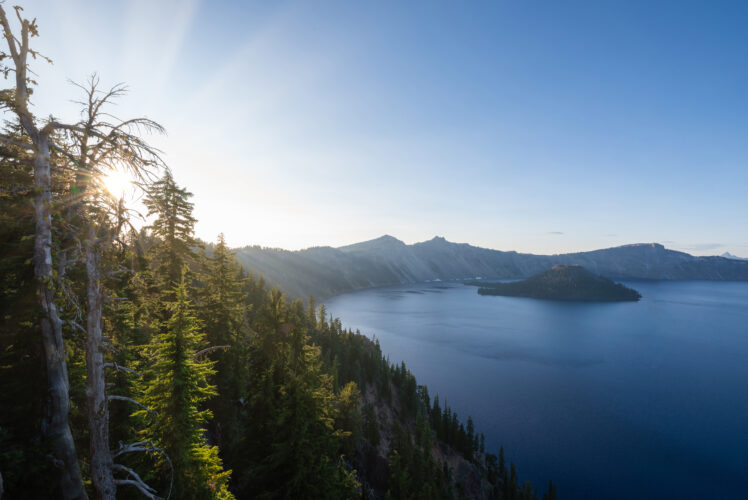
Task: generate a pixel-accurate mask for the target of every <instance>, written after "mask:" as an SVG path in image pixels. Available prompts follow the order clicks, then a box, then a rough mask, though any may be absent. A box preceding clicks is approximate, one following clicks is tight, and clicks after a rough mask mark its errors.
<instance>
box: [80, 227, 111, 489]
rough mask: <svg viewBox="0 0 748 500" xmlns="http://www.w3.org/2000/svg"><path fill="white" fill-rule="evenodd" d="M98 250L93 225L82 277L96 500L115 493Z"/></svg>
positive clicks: (89, 417)
mask: <svg viewBox="0 0 748 500" xmlns="http://www.w3.org/2000/svg"><path fill="white" fill-rule="evenodd" d="M99 259H100V254H99V248H98V244H97V241H96V230H95V228H94V225H93V224H91V225H90V227H89V235H88V241H87V242H86V274H87V281H88V282H87V285H88V319H87V322H86V331H87V336H86V399H87V401H88V429H89V436H90V441H91V480H92V481H93V486H94V492H95V493H94V495H95V498H96V499H97V500H113V499H114V497H115V493H116V491H117V486H116V485H115V484H114V476H113V471H112V465H113V462H114V461H113V459H112V453H111V451H110V450H109V405H108V404H107V398H106V379H105V373H104V368H105V367H104V343H103V338H102V332H101V316H102V305H103V303H104V297H103V290H102V289H101V269H100V267H99Z"/></svg>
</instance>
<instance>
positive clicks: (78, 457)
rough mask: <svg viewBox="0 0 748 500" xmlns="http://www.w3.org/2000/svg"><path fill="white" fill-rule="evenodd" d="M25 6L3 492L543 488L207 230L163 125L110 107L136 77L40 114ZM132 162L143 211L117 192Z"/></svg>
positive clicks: (300, 493)
mask: <svg viewBox="0 0 748 500" xmlns="http://www.w3.org/2000/svg"><path fill="white" fill-rule="evenodd" d="M8 14H9V12H8V11H6V10H5V9H4V7H3V6H2V5H0V21H1V22H2V27H3V30H4V37H5V42H6V45H5V48H4V50H3V51H2V52H1V53H0V64H3V65H4V66H2V68H0V69H2V71H3V73H4V74H5V75H6V78H7V79H8V81H12V82H13V85H12V86H10V87H9V88H7V89H5V90H2V92H1V93H0V105H1V106H2V108H3V112H4V116H5V118H6V121H5V123H4V124H3V128H2V131H0V317H2V321H1V322H0V394H2V396H3V403H2V405H0V497H2V498H3V499H36V498H39V499H41V498H45V499H46V498H64V499H81V498H88V497H93V498H97V499H111V498H115V497H119V498H143V497H145V498H173V499H214V498H215V499H230V498H267V499H271V498H341V499H342V498H392V499H401V498H402V499H405V498H414V499H415V498H418V499H420V498H424V499H426V498H499V499H501V498H504V499H535V498H538V496H537V494H536V491H535V489H534V487H533V486H532V485H531V484H529V483H527V482H526V483H524V484H521V483H520V481H519V479H518V475H517V471H516V468H515V466H514V464H507V463H506V462H505V460H504V454H503V449H500V450H499V453H498V455H494V454H491V453H489V452H488V451H489V450H486V443H485V438H484V437H483V435H482V434H481V433H480V432H479V431H478V430H477V429H475V426H474V425H473V422H472V420H471V419H470V418H468V419H467V420H466V421H464V422H463V421H462V420H460V418H459V417H458V415H457V414H456V413H455V412H454V411H453V410H452V409H451V408H450V407H449V406H447V405H443V404H441V403H440V402H439V397H438V396H435V397H434V398H433V400H432V399H431V397H430V395H429V392H428V389H427V387H426V386H425V385H419V384H418V383H417V381H416V379H415V377H414V376H413V374H412V373H410V372H409V371H408V369H407V367H406V366H405V364H404V363H400V364H393V363H390V361H389V360H388V359H386V358H385V357H384V356H383V355H382V352H381V350H380V348H379V345H378V343H377V342H376V341H372V340H370V339H369V338H367V337H365V336H364V335H362V334H360V333H359V332H352V331H350V330H346V329H345V328H344V327H343V326H342V324H341V322H340V321H339V320H338V319H335V318H332V317H330V315H328V314H327V312H326V311H325V309H324V306H320V307H317V305H316V304H315V301H314V298H313V297H310V298H309V299H308V300H307V301H306V303H302V301H299V300H296V301H290V300H288V299H287V298H286V297H285V296H284V295H283V293H282V292H281V291H280V290H278V289H270V288H269V287H268V286H267V285H266V284H265V282H264V280H263V278H262V276H256V275H254V274H252V272H251V270H247V269H243V268H242V267H241V266H240V265H239V264H238V263H237V261H236V259H235V257H234V255H233V253H232V252H231V250H230V249H229V248H228V247H227V245H226V243H225V241H224V239H223V236H221V235H219V236H218V238H217V241H216V242H215V243H212V244H205V243H204V242H201V241H199V240H197V239H196V238H195V235H194V226H195V222H196V221H195V218H194V217H193V215H192V212H193V205H192V203H191V201H190V196H191V195H190V193H189V192H188V191H187V190H186V189H185V188H183V187H180V186H179V185H178V184H177V182H176V180H175V179H174V177H173V174H172V172H171V170H170V169H169V168H168V166H167V165H165V164H164V162H163V161H162V158H161V156H160V152H159V151H157V150H156V149H154V148H153V147H151V146H150V145H149V143H148V142H147V139H146V134H148V133H153V132H155V133H159V132H161V127H160V126H159V125H158V124H157V123H155V122H152V121H150V120H148V119H144V118H134V119H126V120H119V119H115V118H113V117H112V115H111V114H109V111H108V109H109V106H110V105H111V104H113V102H114V101H116V99H118V98H120V97H121V96H122V95H123V94H124V89H123V88H122V87H114V88H112V89H107V90H102V88H101V86H100V84H99V80H98V78H96V77H92V78H91V79H90V80H89V81H88V82H87V83H86V84H85V85H80V86H78V90H79V91H81V92H82V93H83V96H82V98H81V99H80V102H81V106H82V110H81V111H82V113H81V117H82V118H81V120H80V121H79V122H76V123H60V122H58V121H56V120H55V119H54V118H49V119H45V120H40V119H39V118H38V117H37V116H34V115H33V114H32V112H31V111H30V109H31V108H30V106H29V100H30V97H31V96H32V91H33V88H34V86H35V85H37V82H35V81H34V80H33V79H32V77H31V75H33V73H32V72H31V70H30V68H29V63H30V62H31V61H40V62H42V63H43V62H44V59H45V58H44V57H43V56H42V55H41V54H38V53H37V52H35V51H34V50H33V48H32V46H31V42H32V41H33V38H34V37H35V36H38V30H37V25H36V22H35V21H30V20H28V19H25V18H24V17H23V13H22V11H21V10H20V9H15V12H13V11H10V14H13V15H14V17H13V18H11V17H10V16H9V15H8ZM11 20H12V21H13V23H16V21H17V24H18V26H17V28H15V30H14V29H13V28H12V26H11ZM113 170H119V171H123V172H127V173H128V175H129V176H130V177H132V179H133V184H134V185H135V186H136V187H137V188H138V189H139V190H141V191H142V193H143V194H144V199H145V207H146V211H147V213H146V214H145V216H146V218H145V219H141V218H140V217H139V215H138V214H137V213H136V212H134V211H133V210H131V209H130V208H128V207H127V206H126V204H125V202H124V199H122V198H121V197H118V196H117V195H112V194H111V193H109V192H108V191H107V190H106V188H105V185H104V183H103V180H102V179H103V177H104V176H105V175H106V174H107V173H109V172H111V171H113ZM543 491H544V492H545V493H544V494H543V495H542V498H543V499H548V500H550V499H554V498H556V491H555V486H554V485H553V484H552V483H549V485H547V487H544V488H543Z"/></svg>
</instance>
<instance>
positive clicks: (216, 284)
mask: <svg viewBox="0 0 748 500" xmlns="http://www.w3.org/2000/svg"><path fill="white" fill-rule="evenodd" d="M203 261H204V263H205V267H204V272H203V274H202V276H201V278H202V279H201V281H202V289H201V290H200V291H199V293H198V296H199V298H200V307H199V310H198V312H199V316H200V318H201V319H202V321H203V324H204V325H205V328H204V330H205V336H206V338H207V340H208V343H209V345H210V346H211V349H213V350H214V352H211V354H210V356H211V358H212V359H214V360H216V371H217V373H216V375H215V377H214V381H215V384H216V386H217V389H218V394H219V396H218V397H216V398H213V399H212V400H211V401H210V402H209V406H210V408H211V410H212V411H213V414H214V415H215V420H214V423H216V425H212V431H213V432H212V434H213V435H214V436H215V439H216V442H217V443H218V444H219V445H220V447H221V450H222V455H223V456H224V457H227V456H229V457H230V456H232V455H233V454H234V453H235V452H236V451H238V450H236V448H237V445H238V442H239V439H240V432H241V429H240V422H239V409H240V403H239V401H241V400H243V399H244V398H245V396H246V391H245V386H246V380H247V377H248V372H247V362H246V361H247V356H248V352H249V329H248V324H247V312H248V307H247V303H246V299H247V294H246V292H245V291H244V286H245V281H246V279H243V278H241V275H242V272H241V269H240V267H239V264H238V263H237V262H236V259H235V258H234V255H233V254H232V252H231V251H230V250H229V248H228V246H227V245H226V241H225V240H224V237H223V234H220V235H219V236H218V243H217V244H216V245H215V246H214V247H213V252H212V256H211V257H205V258H204V259H203ZM218 422H220V426H218V425H217V423H218Z"/></svg>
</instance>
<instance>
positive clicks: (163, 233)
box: [144, 171, 200, 300]
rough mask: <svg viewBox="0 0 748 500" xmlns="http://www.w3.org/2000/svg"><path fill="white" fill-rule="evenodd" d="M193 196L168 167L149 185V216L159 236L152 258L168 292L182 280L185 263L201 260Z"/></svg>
mask: <svg viewBox="0 0 748 500" xmlns="http://www.w3.org/2000/svg"><path fill="white" fill-rule="evenodd" d="M191 196H192V193H190V192H188V191H187V190H186V189H184V188H180V187H179V186H178V185H177V183H176V182H175V181H174V178H173V177H172V175H171V173H170V172H168V171H167V172H166V174H165V175H164V176H163V177H162V178H161V179H159V180H158V181H156V182H154V183H153V185H152V186H151V187H150V188H149V190H148V195H147V196H146V199H145V202H144V203H145V206H146V207H147V208H148V216H149V217H151V216H155V220H154V221H153V223H152V224H151V225H150V226H149V229H150V230H151V234H152V235H153V236H154V237H155V240H154V244H153V246H152V247H151V248H150V252H149V260H150V261H151V263H152V266H153V267H154V276H155V280H156V285H157V286H158V288H159V289H160V290H162V291H163V292H165V293H166V294H167V295H171V294H172V291H173V290H174V286H175V285H177V284H178V283H179V281H180V278H181V276H182V271H183V269H184V266H185V265H190V264H193V263H194V262H195V261H196V260H197V253H196V249H197V248H198V247H199V246H200V244H199V242H198V241H197V240H196V239H195V237H194V233H195V222H196V219H195V218H194V217H193V216H192V209H193V206H194V205H193V203H191V202H190V201H188V200H189V198H190V197H191ZM171 299H172V300H173V295H171Z"/></svg>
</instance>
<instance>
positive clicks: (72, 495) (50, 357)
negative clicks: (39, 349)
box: [0, 5, 87, 500]
mask: <svg viewBox="0 0 748 500" xmlns="http://www.w3.org/2000/svg"><path fill="white" fill-rule="evenodd" d="M15 10H16V16H17V17H18V21H19V22H20V24H21V37H20V39H18V38H17V37H16V36H14V35H13V32H12V31H11V29H10V23H9V21H8V17H7V15H6V13H5V10H4V9H3V7H2V5H0V23H1V24H2V28H3V36H4V37H5V40H6V41H7V44H8V51H9V57H10V58H11V60H12V67H6V68H3V70H4V72H5V73H6V75H7V74H8V73H9V72H14V73H15V89H14V92H13V98H12V99H11V100H9V101H7V104H6V105H8V106H9V107H10V108H11V109H12V111H13V112H14V113H15V114H16V115H17V116H18V119H19V121H20V122H21V125H22V126H23V129H24V131H25V132H26V134H28V136H29V139H30V140H31V143H32V145H33V155H34V187H35V191H36V193H35V196H34V222H35V229H34V256H33V263H34V275H35V277H36V281H37V287H38V296H39V306H40V307H41V310H42V313H43V314H42V317H41V332H42V345H43V348H44V360H45V365H46V371H47V384H48V387H49V392H48V398H47V405H46V415H45V417H46V418H45V419H44V420H45V421H44V424H43V426H42V433H43V435H44V437H45V439H46V440H47V441H48V442H49V443H50V446H51V449H52V453H53V455H54V459H55V463H56V464H57V465H59V467H60V490H61V493H62V495H63V496H64V498H66V499H71V500H74V499H80V498H87V495H86V490H85V488H84V486H83V480H82V478H81V473H80V468H79V467H78V456H77V454H76V451H75V442H74V441H73V434H72V432H71V431H70V424H69V414H70V390H69V381H68V370H67V364H66V363H65V343H64V341H63V338H62V321H61V320H60V315H59V312H58V307H57V303H56V302H55V291H56V290H55V280H54V271H53V267H52V216H51V210H50V205H51V203H52V190H51V161H50V135H51V134H52V132H53V130H54V129H53V126H52V124H51V123H47V124H45V125H44V126H43V127H41V128H40V127H39V126H38V125H37V123H36V120H35V119H34V116H33V115H32V114H31V112H30V111H29V108H28V96H29V86H30V85H31V84H32V82H31V80H30V78H29V77H28V57H29V55H31V56H32V57H34V58H36V57H37V56H38V55H39V54H38V53H37V52H35V51H33V50H32V49H31V48H30V47H29V39H30V38H31V37H33V36H37V27H36V21H29V20H28V19H23V18H22V17H21V15H20V10H21V9H20V8H19V7H16V8H15ZM3 56H5V57H8V55H6V54H3ZM5 57H3V58H5Z"/></svg>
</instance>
